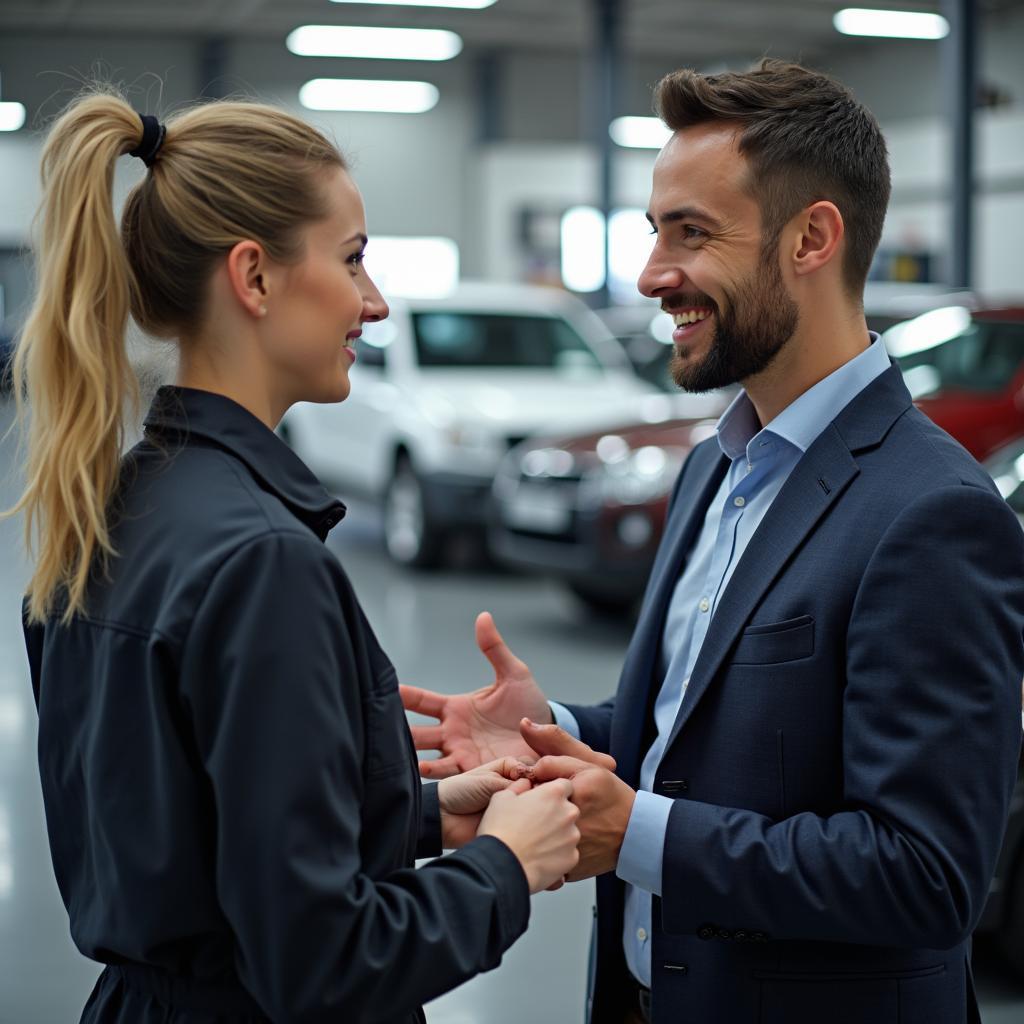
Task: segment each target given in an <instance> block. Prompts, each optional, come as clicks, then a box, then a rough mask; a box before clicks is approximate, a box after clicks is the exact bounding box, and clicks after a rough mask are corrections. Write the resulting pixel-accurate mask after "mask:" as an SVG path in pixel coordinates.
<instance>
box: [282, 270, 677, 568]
mask: <svg viewBox="0 0 1024 1024" xmlns="http://www.w3.org/2000/svg"><path fill="white" fill-rule="evenodd" d="M389 301H390V306H391V316H390V317H389V319H388V320H385V321H384V322H382V323H379V324H367V325H366V326H365V327H364V329H363V337H362V338H361V339H360V340H359V343H358V344H357V359H356V363H355V365H354V366H353V367H352V371H351V380H352V392H351V394H350V396H349V398H348V399H347V400H346V401H345V402H342V403H340V404H337V405H313V404H310V403H301V404H299V405H296V406H294V407H293V408H292V409H291V410H290V411H289V412H288V414H287V415H286V416H285V418H284V420H283V421H282V424H281V428H280V432H281V434H282V435H283V436H284V437H285V438H286V439H287V440H288V442H289V443H290V444H291V445H292V446H293V447H294V449H295V451H296V452H297V453H298V455H299V456H300V457H301V458H302V459H303V460H304V461H305V462H306V464H307V465H308V466H309V467H310V468H311V469H312V470H313V472H315V473H316V474H317V475H318V476H320V477H321V479H323V480H324V481H325V482H326V483H329V484H335V485H337V486H339V487H340V488H341V489H343V490H346V491H349V492H354V493H361V494H364V495H370V496H373V497H377V498H381V499H383V502H384V525H385V540H386V544H387V549H388V552H389V553H390V555H391V556H392V557H393V558H394V559H395V560H396V561H399V562H402V563H406V564H409V565H421V566H426V565H430V564H432V563H436V562H437V561H438V560H439V559H440V557H441V554H442V551H443V541H444V540H445V537H446V535H447V534H448V533H450V532H451V531H452V530H453V529H454V528H477V529H482V528H483V527H484V525H485V523H486V515H487V507H488V503H489V493H490V487H491V482H492V480H493V479H494V474H495V471H496V469H497V466H498V463H499V462H500V461H501V458H502V456H503V455H504V454H505V453H506V452H507V451H508V449H509V447H510V446H511V445H513V444H517V443H518V442H520V441H522V440H523V439H524V438H526V437H528V436H530V435H532V434H534V433H537V432H540V431H543V432H545V433H550V432H565V431H567V430H575V429H577V428H585V427H588V426H592V425H593V426H599V425H600V424H602V423H613V422H621V421H623V420H633V419H637V418H638V417H639V418H644V415H645V404H649V403H650V402H651V401H652V400H653V401H654V402H655V403H658V402H659V401H660V400H661V398H662V396H660V395H659V393H658V391H657V389H656V388H654V387H653V385H649V384H647V383H645V382H643V381H641V380H640V379H639V378H638V377H637V376H636V375H635V374H634V373H633V372H632V371H631V370H630V368H629V363H628V361H627V360H626V358H625V356H624V354H623V352H622V349H621V347H620V346H619V344H618V343H617V342H616V341H615V339H614V338H613V337H612V335H611V334H610V333H609V331H608V329H607V328H606V327H605V326H604V325H603V324H602V323H601V321H600V320H599V319H598V318H597V317H596V316H595V315H594V314H593V313H591V312H590V310H589V309H587V307H586V306H585V305H584V304H583V303H582V302H580V300H578V299H576V298H575V297H573V296H571V295H569V294H567V293H565V292H560V291H556V290H553V289H549V288H540V287H533V286H528V285H507V284H500V285H499V284H482V283H469V282H467V283H463V284H461V285H459V286H458V287H457V288H456V289H455V291H454V292H452V293H451V294H450V295H447V296H445V297H444V298H438V299H404V300H402V299H394V300H389ZM659 411H660V407H659V410H655V412H654V414H653V416H654V418H658V415H659Z"/></svg>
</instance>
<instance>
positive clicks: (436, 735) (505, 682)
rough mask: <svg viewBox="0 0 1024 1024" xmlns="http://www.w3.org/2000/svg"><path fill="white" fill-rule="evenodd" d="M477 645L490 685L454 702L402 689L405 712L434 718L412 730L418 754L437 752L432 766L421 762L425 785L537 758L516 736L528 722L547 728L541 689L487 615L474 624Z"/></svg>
mask: <svg viewBox="0 0 1024 1024" xmlns="http://www.w3.org/2000/svg"><path fill="white" fill-rule="evenodd" d="M476 642H477V646H478V647H479V648H480V650H481V651H482V652H483V654H484V657H485V658H487V660H488V661H489V662H490V663H491V665H492V666H493V668H494V682H493V683H492V684H491V685H490V686H485V687H484V688H483V689H480V690H476V691H474V692H473V693H460V694H456V695H454V696H445V695H444V694H440V693H434V692H432V691H430V690H421V689H419V688H417V687H415V686H403V687H401V688H400V689H401V693H402V703H403V704H404V705H405V709H406V710H407V711H415V712H418V713H419V714H421V715H427V716H428V717H430V718H436V719H438V720H439V723H438V724H437V725H436V726H435V725H414V726H412V727H411V728H412V738H413V741H414V742H415V744H416V749H417V750H437V751H440V753H441V757H439V758H438V759H437V760H436V761H421V762H420V772H421V774H423V775H424V776H426V777H427V778H429V779H444V778H448V777H449V776H451V775H457V774H458V773H459V772H466V771H469V770H470V769H472V768H476V767H477V766H478V765H481V764H486V763H487V762H489V761H494V760H497V759H500V758H503V757H511V758H514V759H519V758H527V759H529V760H531V761H532V760H533V759H534V758H535V757H536V755H535V754H534V753H533V751H532V750H531V749H530V747H529V746H527V744H526V743H525V742H524V741H523V738H522V736H520V734H519V723H520V721H521V719H522V718H523V717H524V716H526V717H528V718H531V719H533V720H534V721H536V722H550V721H551V720H552V715H551V708H549V707H548V703H547V700H546V699H545V697H544V694H543V692H542V691H541V688H540V687H539V686H538V685H537V682H536V680H535V679H534V678H533V674H532V673H531V672H530V669H529V668H528V667H527V666H526V664H525V663H523V662H522V661H520V660H519V659H518V658H517V657H516V656H515V655H514V654H513V653H512V652H511V651H510V650H509V649H508V647H507V645H506V644H505V641H504V640H502V638H501V634H500V633H499V632H498V627H497V626H495V624H494V619H492V618H491V616H490V613H489V612H481V613H480V615H478V616H477V620H476Z"/></svg>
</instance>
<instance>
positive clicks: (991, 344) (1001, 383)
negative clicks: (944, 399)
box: [898, 320, 1024, 397]
mask: <svg viewBox="0 0 1024 1024" xmlns="http://www.w3.org/2000/svg"><path fill="white" fill-rule="evenodd" d="M898 362H899V364H900V369H901V370H902V371H903V372H904V374H908V375H909V374H911V373H912V372H913V371H916V373H915V374H914V376H920V377H922V378H923V377H924V375H925V374H927V375H928V380H929V383H930V387H929V390H930V391H931V392H936V391H972V392H978V393H982V394H984V393H995V392H998V391H1002V390H1003V389H1004V388H1005V387H1007V385H1009V383H1010V381H1011V380H1012V379H1013V377H1014V374H1016V372H1017V370H1018V368H1019V367H1020V366H1021V364H1022V363H1024V323H1013V322H1003V321H998V320H971V321H970V323H969V324H968V325H967V326H966V327H965V328H964V329H963V330H962V331H960V332H959V333H958V334H956V335H954V336H953V337H952V338H950V339H949V340H948V341H944V342H942V344H940V345H936V346H934V347H933V348H928V349H925V350H924V351H922V352H914V353H911V354H909V355H906V356H901V357H900V358H899V359H898ZM921 368H927V369H925V370H924V371H923V372H922V369H921ZM915 397H918V396H916V395H915Z"/></svg>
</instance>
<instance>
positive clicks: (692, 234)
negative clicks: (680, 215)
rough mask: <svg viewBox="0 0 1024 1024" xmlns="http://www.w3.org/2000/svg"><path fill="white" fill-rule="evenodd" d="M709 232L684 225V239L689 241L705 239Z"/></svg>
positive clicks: (690, 225)
mask: <svg viewBox="0 0 1024 1024" xmlns="http://www.w3.org/2000/svg"><path fill="white" fill-rule="evenodd" d="M705 234H707V232H705V231H702V230H701V229H700V228H697V227H694V226H693V225H692V224H684V225H683V237H684V238H687V239H698V238H703V237H704V236H705Z"/></svg>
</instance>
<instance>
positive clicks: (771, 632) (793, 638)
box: [732, 615, 814, 665]
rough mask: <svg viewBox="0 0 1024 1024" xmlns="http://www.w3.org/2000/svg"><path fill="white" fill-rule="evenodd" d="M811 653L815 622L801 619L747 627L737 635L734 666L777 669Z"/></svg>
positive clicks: (812, 651)
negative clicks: (782, 664)
mask: <svg viewBox="0 0 1024 1024" xmlns="http://www.w3.org/2000/svg"><path fill="white" fill-rule="evenodd" d="M813 653H814V619H812V618H811V616H810V615H801V616H799V617H798V618H795V619H786V620H785V621H783V622H769V623H765V624H763V625H757V626H750V627H749V628H748V629H745V630H744V631H743V633H742V634H741V635H740V639H739V643H738V644H737V645H736V650H735V652H734V653H733V657H732V664H733V665H778V664H781V663H782V662H784V661H799V660H800V659H801V658H809V657H810V656H811V655H812V654H813Z"/></svg>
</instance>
